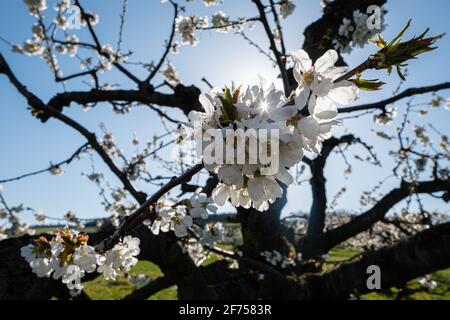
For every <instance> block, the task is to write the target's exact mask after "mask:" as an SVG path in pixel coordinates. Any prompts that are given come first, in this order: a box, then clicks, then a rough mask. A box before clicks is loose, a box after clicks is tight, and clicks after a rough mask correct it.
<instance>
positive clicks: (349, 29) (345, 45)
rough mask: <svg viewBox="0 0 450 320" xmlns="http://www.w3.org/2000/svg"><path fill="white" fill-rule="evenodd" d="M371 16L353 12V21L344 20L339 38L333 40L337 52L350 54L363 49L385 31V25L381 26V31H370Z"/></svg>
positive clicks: (356, 11)
mask: <svg viewBox="0 0 450 320" xmlns="http://www.w3.org/2000/svg"><path fill="white" fill-rule="evenodd" d="M368 19H369V16H368V15H367V14H365V13H362V12H361V11H359V10H355V11H354V12H353V16H352V18H351V19H348V18H344V19H343V20H342V23H341V25H340V27H339V31H338V35H339V36H338V38H337V39H334V40H333V44H334V47H335V48H336V50H340V52H341V53H350V52H351V51H352V49H353V48H355V47H359V48H363V47H364V46H365V45H366V44H367V43H368V41H369V39H370V38H372V37H373V36H374V35H376V34H377V33H380V32H381V31H383V30H384V29H385V27H386V26H385V25H384V24H382V25H381V30H379V29H369V28H368V27H367V20H368Z"/></svg>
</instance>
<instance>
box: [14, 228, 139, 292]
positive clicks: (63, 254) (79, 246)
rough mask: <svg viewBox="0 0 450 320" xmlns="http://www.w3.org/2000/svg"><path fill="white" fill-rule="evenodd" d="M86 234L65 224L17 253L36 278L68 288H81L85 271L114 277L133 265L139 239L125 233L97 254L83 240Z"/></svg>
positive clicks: (76, 289)
mask: <svg viewBox="0 0 450 320" xmlns="http://www.w3.org/2000/svg"><path fill="white" fill-rule="evenodd" d="M87 241H88V236H87V235H84V234H80V233H78V232H77V231H74V230H70V229H69V228H66V230H65V231H59V232H57V233H55V235H54V236H53V237H52V239H51V240H48V239H47V238H45V237H40V238H39V239H37V240H35V243H34V244H29V245H27V246H25V247H22V248H21V256H22V257H23V258H24V259H25V260H26V261H27V262H28V263H29V264H30V267H31V269H32V271H33V272H34V273H35V274H36V275H37V276H38V277H40V278H44V277H47V278H50V277H52V278H53V279H55V280H58V279H61V281H62V283H64V284H66V285H67V287H68V288H69V290H75V291H79V290H81V289H82V288H83V285H82V284H81V279H82V278H83V277H84V276H85V275H86V273H92V272H95V271H97V272H100V273H103V275H104V277H105V279H107V280H109V279H112V280H115V279H116V277H117V276H118V275H123V274H125V273H127V272H128V271H129V270H130V269H131V267H133V266H134V265H136V263H137V261H138V260H137V258H136V256H137V255H138V254H139V239H137V238H133V237H131V236H126V237H125V238H124V239H123V240H122V241H121V242H119V243H118V244H116V245H115V246H114V247H113V248H112V249H111V250H108V251H106V252H105V253H104V254H99V253H97V252H96V251H95V248H93V247H91V246H89V245H88V244H87Z"/></svg>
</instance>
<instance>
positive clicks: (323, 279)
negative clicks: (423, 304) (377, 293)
mask: <svg viewBox="0 0 450 320" xmlns="http://www.w3.org/2000/svg"><path fill="white" fill-rule="evenodd" d="M449 246H450V223H446V224H442V225H439V226H436V227H432V228H430V229H429V230H426V231H423V232H421V233H419V234H417V235H416V236H414V237H412V238H410V239H408V240H406V241H403V242H400V243H399V244H398V245H395V246H393V247H388V248H383V249H381V250H378V251H375V252H372V253H368V254H362V255H359V256H357V257H355V258H353V259H352V260H351V261H348V262H345V263H343V264H341V265H340V266H338V267H337V268H335V269H333V270H331V271H329V272H327V273H325V274H323V275H313V276H309V277H306V279H305V280H304V281H303V283H302V285H301V286H302V293H303V294H302V295H301V297H302V298H304V299H308V300H309V299H348V298H349V294H350V293H353V292H355V291H356V292H358V293H368V292H370V291H371V290H369V289H368V288H367V284H366V281H367V278H368V277H369V276H370V275H369V274H368V273H367V268H368V267H369V266H371V265H376V266H379V267H380V270H381V288H382V289H387V288H389V287H395V286H402V285H403V284H405V283H406V282H408V281H410V280H412V279H415V278H417V277H419V276H422V275H425V274H429V273H432V272H435V271H437V270H441V269H445V268H448V267H450V251H449V250H448V248H449Z"/></svg>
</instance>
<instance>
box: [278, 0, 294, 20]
mask: <svg viewBox="0 0 450 320" xmlns="http://www.w3.org/2000/svg"><path fill="white" fill-rule="evenodd" d="M294 10H295V4H294V3H293V2H292V0H282V1H280V16H281V17H282V18H283V19H286V18H287V17H289V16H290V15H291V14H293V13H294Z"/></svg>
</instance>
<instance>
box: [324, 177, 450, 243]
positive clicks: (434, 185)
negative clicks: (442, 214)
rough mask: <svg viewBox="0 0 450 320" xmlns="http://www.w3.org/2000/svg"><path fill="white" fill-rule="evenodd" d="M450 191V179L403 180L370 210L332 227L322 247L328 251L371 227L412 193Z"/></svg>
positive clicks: (325, 236)
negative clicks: (413, 181)
mask: <svg viewBox="0 0 450 320" xmlns="http://www.w3.org/2000/svg"><path fill="white" fill-rule="evenodd" d="M441 191H444V192H446V193H449V192H450V180H431V181H422V182H417V183H407V182H403V183H402V184H401V186H400V187H399V188H397V189H394V190H392V191H391V192H389V193H388V194H387V195H385V196H384V197H383V198H382V199H381V200H380V201H378V203H377V204H376V205H375V206H373V207H372V208H371V209H370V210H368V211H366V212H365V213H363V214H361V215H359V216H357V217H356V218H354V219H352V220H350V221H349V222H348V223H346V224H344V225H342V226H340V227H337V228H335V229H332V230H330V231H328V232H326V233H325V234H324V240H323V245H321V247H322V248H321V249H322V250H324V252H328V251H329V250H330V249H331V248H333V247H334V246H336V245H337V244H339V243H342V242H343V241H345V240H347V239H349V238H351V237H354V236H356V235H357V234H358V233H360V232H363V231H365V230H367V229H369V228H370V227H371V226H372V225H373V224H374V223H376V222H378V221H380V220H382V219H383V218H384V216H385V215H386V214H387V212H388V211H389V210H390V209H391V208H392V207H393V206H394V205H396V204H397V203H399V202H400V201H402V200H403V199H405V198H406V197H408V196H409V195H411V194H419V193H435V192H441Z"/></svg>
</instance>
